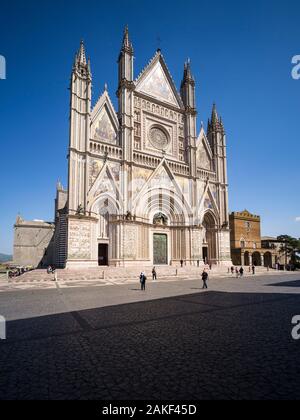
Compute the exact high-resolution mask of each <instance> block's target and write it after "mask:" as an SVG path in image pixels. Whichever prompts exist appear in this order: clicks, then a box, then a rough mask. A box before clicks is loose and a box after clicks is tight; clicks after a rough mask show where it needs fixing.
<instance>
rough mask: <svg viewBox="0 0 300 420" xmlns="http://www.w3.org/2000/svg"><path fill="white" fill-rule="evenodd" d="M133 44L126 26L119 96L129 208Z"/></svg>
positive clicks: (123, 185) (125, 198)
mask: <svg viewBox="0 0 300 420" xmlns="http://www.w3.org/2000/svg"><path fill="white" fill-rule="evenodd" d="M133 54H134V52H133V46H132V43H131V41H130V39H129V30H128V26H126V28H125V30H124V36H123V42H122V47H121V51H120V54H119V59H118V66H119V84H118V91H117V97H118V101H119V113H118V117H119V122H120V134H119V135H120V145H121V147H122V150H123V174H127V176H124V177H123V181H122V186H121V191H122V194H123V197H124V209H125V210H129V208H128V201H129V200H130V196H129V195H128V194H130V192H128V184H129V183H130V182H131V176H132V174H131V170H130V166H131V163H132V157H133V144H134V111H133V108H134V105H133V103H134V98H133V91H134V88H135V85H134V82H133V77H134V74H133V73H134V72H133V60H134V55H133Z"/></svg>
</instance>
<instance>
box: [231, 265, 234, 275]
mask: <svg viewBox="0 0 300 420" xmlns="http://www.w3.org/2000/svg"><path fill="white" fill-rule="evenodd" d="M231 274H232V275H234V267H233V266H232V267H231Z"/></svg>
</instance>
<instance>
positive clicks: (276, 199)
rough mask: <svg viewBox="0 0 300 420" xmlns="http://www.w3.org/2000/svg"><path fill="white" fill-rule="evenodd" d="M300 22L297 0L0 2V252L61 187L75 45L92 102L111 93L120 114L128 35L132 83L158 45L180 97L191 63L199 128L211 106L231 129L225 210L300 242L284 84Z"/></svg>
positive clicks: (47, 214) (298, 132) (298, 92)
mask: <svg viewBox="0 0 300 420" xmlns="http://www.w3.org/2000/svg"><path fill="white" fill-rule="evenodd" d="M299 19H300V3H299V1H296V0H287V1H276V0H273V1H266V0H260V1H258V0H257V1H249V2H247V1H245V2H238V1H230V0H227V1H219V0H215V1H213V2H212V1H201V0H197V1H196V0H185V2H182V1H177V0H173V1H169V0H164V1H162V0H160V1H157V0H151V1H142V0H139V1H136V0H127V1H126V2H124V1H120V0H115V1H114V2H102V1H99V0H98V1H96V0H89V1H88V2H82V1H78V0H72V1H71V0H60V1H58V0H52V1H49V0H43V1H33V0H26V1H17V0H10V1H6V0H2V1H1V15H0V55H3V56H5V58H6V62H7V80H0V99H1V100H0V129H1V131H0V139H1V164H0V176H1V207H0V252H6V253H10V252H12V243H13V224H14V221H15V218H16V215H17V214H18V213H19V212H20V213H21V215H22V216H23V217H24V218H26V219H33V218H38V219H45V220H52V219H53V199H54V194H55V184H56V182H57V180H58V179H60V180H61V181H62V182H63V183H64V185H66V179H67V161H66V156H67V146H68V116H69V91H68V85H69V77H70V71H71V67H72V62H73V57H74V53H75V51H76V49H77V48H78V46H79V42H80V39H81V38H83V39H84V41H85V44H86V48H87V51H88V54H89V55H90V56H91V60H92V71H93V87H94V102H95V100H96V99H97V97H98V96H99V94H100V93H101V92H102V90H103V86H104V84H105V83H107V84H108V86H109V91H110V95H111V97H112V99H113V101H114V103H116V100H115V99H116V98H115V91H116V88H117V64H116V60H117V57H118V53H119V49H120V43H121V39H122V32H123V27H124V26H125V25H126V24H128V25H129V29H130V34H131V38H132V41H133V44H134V48H135V56H136V60H135V73H136V75H137V74H138V73H139V71H140V70H141V69H142V68H143V67H144V66H145V64H146V63H147V62H148V61H149V59H150V58H151V57H152V56H153V55H154V53H155V50H156V49H157V48H158V46H160V47H161V48H162V51H163V54H164V57H165V59H166V61H167V64H168V67H169V69H170V71H171V74H172V76H173V78H174V80H175V81H176V83H177V86H178V87H179V83H180V80H181V77H182V72H183V63H184V61H185V60H186V58H188V57H190V58H191V60H192V68H193V73H194V75H195V78H196V82H197V106H198V112H199V128H200V121H201V120H203V121H204V122H205V124H206V121H207V118H208V116H209V114H210V112H211V107H212V103H213V102H214V101H216V103H217V107H218V111H219V113H220V114H221V115H222V117H223V119H224V122H225V128H226V130H227V141H228V157H229V181H230V209H231V210H232V211H238V210H243V209H245V208H247V209H249V210H250V211H251V212H254V213H256V214H260V215H261V216H262V219H263V225H262V227H263V234H268V235H279V234H283V233H287V234H291V235H294V236H297V237H299V236H300V232H299V230H300V223H299V222H298V223H297V222H296V217H299V216H300V198H299V197H300V194H299V192H298V188H297V187H298V180H299V155H300V127H299V119H300V118H299V117H300V114H299V111H300V109H299V108H300V80H298V81H296V80H293V79H292V77H291V70H292V64H291V60H292V57H293V56H294V55H299V54H300V25H299ZM158 39H160V41H158Z"/></svg>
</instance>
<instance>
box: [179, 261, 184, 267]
mask: <svg viewBox="0 0 300 420" xmlns="http://www.w3.org/2000/svg"><path fill="white" fill-rule="evenodd" d="M183 263H184V261H183V260H180V265H181V268H183Z"/></svg>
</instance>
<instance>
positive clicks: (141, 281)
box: [140, 273, 147, 292]
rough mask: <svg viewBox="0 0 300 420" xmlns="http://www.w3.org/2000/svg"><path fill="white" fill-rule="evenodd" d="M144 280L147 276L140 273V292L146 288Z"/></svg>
mask: <svg viewBox="0 0 300 420" xmlns="http://www.w3.org/2000/svg"><path fill="white" fill-rule="evenodd" d="M146 281H147V277H146V275H145V273H141V275H140V283H141V290H142V292H144V291H145V290H146Z"/></svg>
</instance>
